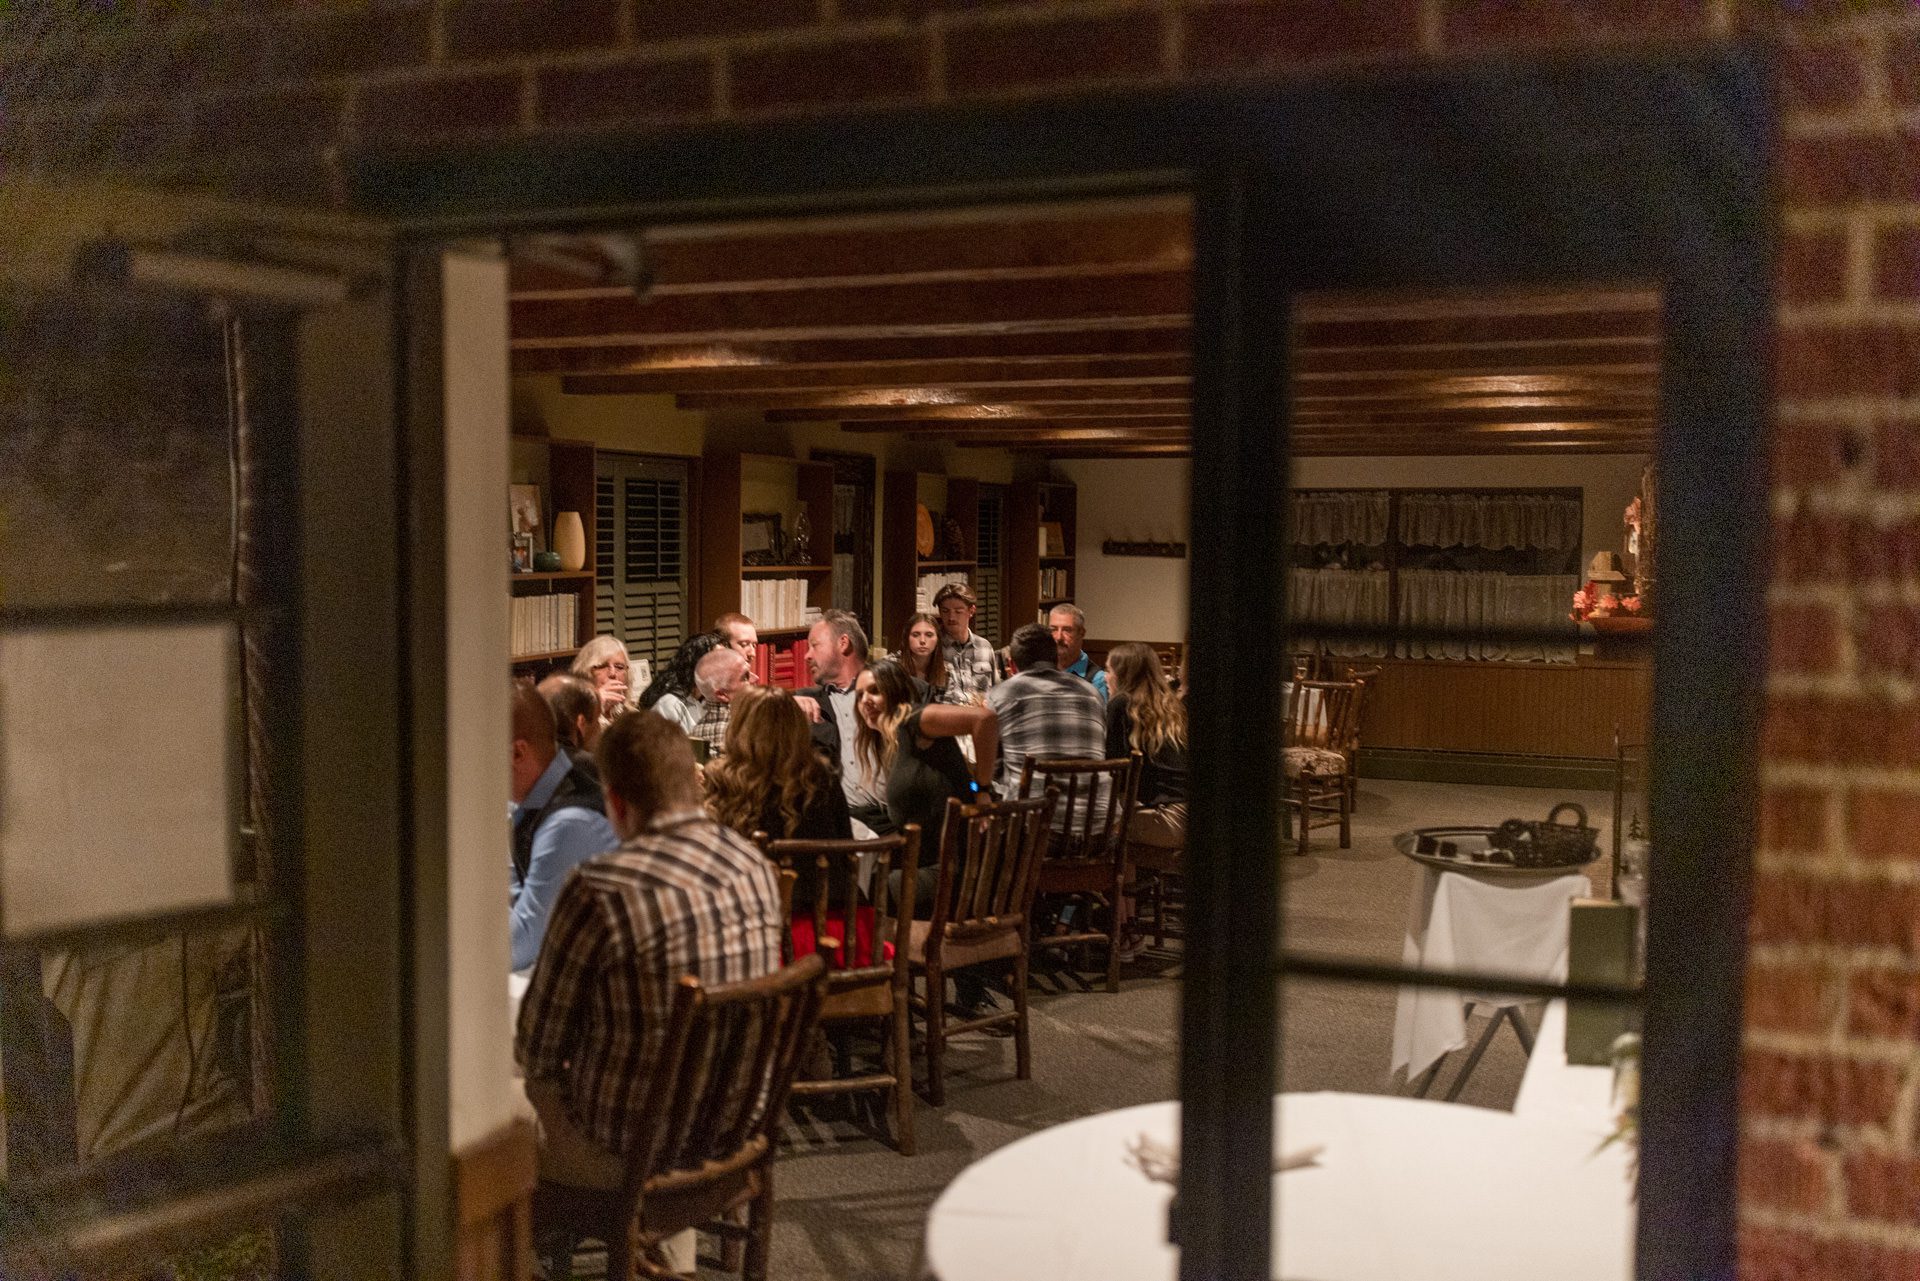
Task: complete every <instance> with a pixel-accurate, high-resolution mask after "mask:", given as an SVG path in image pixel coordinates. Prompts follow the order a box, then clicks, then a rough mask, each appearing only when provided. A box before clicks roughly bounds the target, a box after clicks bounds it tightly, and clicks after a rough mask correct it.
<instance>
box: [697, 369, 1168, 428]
mask: <svg viewBox="0 0 1920 1281" xmlns="http://www.w3.org/2000/svg"><path fill="white" fill-rule="evenodd" d="M674 399H675V403H677V404H678V405H679V406H680V408H682V409H767V410H788V409H818V410H843V409H887V410H905V411H908V412H907V414H906V416H907V417H912V412H911V411H913V410H916V409H918V408H921V407H923V406H929V405H1030V404H1054V403H1062V402H1086V401H1108V402H1117V403H1122V404H1125V403H1128V402H1132V401H1142V402H1156V401H1174V402H1178V403H1181V404H1185V403H1186V401H1187V376H1186V375H1185V374H1175V375H1171V376H1168V375H1158V376H1154V377H1148V378H1127V379H1121V380H1119V381H1115V382H1098V383H1096V382H1079V383H1076V382H1068V383H1063V384H1060V385H1057V386H1051V387H1035V386H1030V385H1021V386H1009V385H1006V384H981V385H977V386H971V387H953V388H948V387H944V386H942V387H912V386H900V385H897V384H896V385H892V386H887V387H870V388H865V389H848V390H839V391H741V392H732V391H700V392H692V393H689V394H688V395H685V396H677V397H675V398H674Z"/></svg>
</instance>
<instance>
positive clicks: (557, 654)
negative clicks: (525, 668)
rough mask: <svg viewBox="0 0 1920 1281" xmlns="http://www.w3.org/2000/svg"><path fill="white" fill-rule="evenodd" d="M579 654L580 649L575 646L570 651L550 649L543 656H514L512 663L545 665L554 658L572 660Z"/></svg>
mask: <svg viewBox="0 0 1920 1281" xmlns="http://www.w3.org/2000/svg"><path fill="white" fill-rule="evenodd" d="M579 652H580V647H579V646H578V645H575V646H574V647H573V648H572V649H550V650H548V651H547V652H546V653H544V654H515V655H514V656H513V661H514V662H515V663H545V662H549V661H551V660H552V659H556V658H572V657H573V656H574V655H575V654H578V653H579Z"/></svg>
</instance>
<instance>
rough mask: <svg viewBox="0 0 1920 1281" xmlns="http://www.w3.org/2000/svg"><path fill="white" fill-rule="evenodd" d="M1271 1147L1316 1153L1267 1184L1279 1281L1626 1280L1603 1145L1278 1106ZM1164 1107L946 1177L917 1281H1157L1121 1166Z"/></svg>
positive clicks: (1612, 1150) (1171, 1255)
mask: <svg viewBox="0 0 1920 1281" xmlns="http://www.w3.org/2000/svg"><path fill="white" fill-rule="evenodd" d="M1278 1103H1279V1127H1278V1129H1279V1137H1278V1139H1277V1140H1276V1150H1278V1149H1280V1148H1284V1149H1286V1150H1288V1151H1298V1150H1299V1149H1301V1148H1305V1147H1309V1146H1313V1145H1324V1147H1325V1150H1324V1151H1323V1152H1322V1153H1321V1155H1320V1157H1319V1159H1318V1161H1317V1163H1316V1164H1314V1165H1311V1166H1308V1167H1306V1168H1303V1169H1297V1170H1289V1171H1287V1172H1285V1173H1283V1174H1277V1175H1275V1176H1274V1181H1273V1197H1274V1201H1273V1206H1274V1210H1273V1213H1274V1233H1275V1241H1276V1254H1277V1256H1278V1259H1279V1263H1278V1266H1277V1267H1276V1268H1275V1270H1274V1275H1275V1276H1276V1277H1279V1278H1282V1279H1283V1281H1540V1279H1541V1278H1548V1277H1550V1278H1553V1281H1626V1278H1627V1277H1629V1276H1630V1275H1631V1274H1632V1257H1633V1256H1632V1234H1633V1208H1632V1201H1631V1196H1632V1185H1631V1184H1630V1183H1629V1182H1628V1179H1627V1156H1626V1153H1625V1152H1624V1151H1622V1150H1621V1149H1620V1148H1619V1147H1618V1145H1615V1146H1612V1147H1608V1148H1606V1149H1603V1150H1596V1146H1597V1145H1596V1144H1595V1141H1594V1139H1593V1137H1592V1135H1591V1134H1590V1133H1588V1132H1587V1131H1585V1130H1583V1129H1580V1128H1577V1127H1572V1126H1566V1125H1561V1124H1558V1123H1555V1122H1551V1121H1538V1120H1529V1119H1526V1118H1522V1117H1516V1116H1514V1115H1512V1114H1511V1113H1506V1112H1493V1111H1488V1110H1486V1109H1484V1108H1473V1107H1463V1106H1460V1105H1457V1104H1448V1103H1436V1102H1431V1101H1428V1100H1422V1099H1405V1098H1395V1097H1389V1096H1379V1095H1362V1094H1283V1095H1281V1096H1280V1097H1279V1099H1278ZM1178 1117H1179V1108H1178V1105H1177V1104H1174V1103H1150V1104H1146V1105H1144V1106H1141V1107H1134V1108H1125V1109H1122V1110H1120V1111H1117V1112H1105V1113H1101V1114H1100V1115H1097V1116H1090V1117H1083V1118H1081V1119H1080V1120H1077V1121H1071V1122H1068V1123H1067V1124H1065V1125H1059V1126H1055V1127H1053V1128H1052V1129H1048V1130H1042V1131H1040V1132H1039V1133H1037V1134H1030V1135H1028V1136H1027V1137H1026V1138H1024V1139H1021V1140H1019V1141H1017V1142H1015V1143H1011V1144H1009V1145H1007V1146H1006V1147H1004V1148H1001V1149H1000V1150H998V1151H997V1152H994V1153H991V1154H990V1155H988V1156H986V1157H983V1158H982V1159H980V1160H979V1161H976V1162H975V1163H974V1164H973V1165H971V1166H969V1167H967V1169H966V1170H965V1171H964V1172H962V1173H961V1175H960V1177H959V1178H957V1179H955V1180H954V1181H953V1183H951V1184H950V1185H949V1186H948V1187H947V1190H946V1191H945V1192H943V1193H942V1194H941V1196H940V1199H939V1200H938V1201H936V1202H935V1203H934V1206H933V1209H932V1211H931V1213H930V1214H929V1216H928V1219H927V1235H926V1240H925V1243H924V1246H923V1248H922V1263H921V1268H920V1272H919V1275H920V1277H921V1278H923V1279H932V1281H1007V1278H1009V1277H1046V1278H1047V1279H1048V1281H1171V1278H1173V1277H1174V1276H1175V1275H1176V1273H1177V1270H1178V1259H1179V1256H1178V1252H1177V1250H1176V1249H1175V1248H1174V1247H1173V1246H1170V1245H1169V1244H1167V1240H1166V1228H1167V1203H1168V1201H1169V1200H1170V1199H1171V1197H1172V1189H1171V1188H1170V1187H1169V1186H1168V1185H1167V1184H1164V1183H1156V1182H1152V1181H1150V1180H1149V1179H1148V1178H1147V1177H1146V1176H1145V1175H1143V1174H1142V1173H1141V1172H1140V1171H1139V1170H1137V1169H1135V1168H1133V1166H1132V1165H1130V1164H1129V1163H1128V1161H1127V1159H1126V1156H1127V1149H1128V1145H1129V1143H1130V1142H1131V1141H1132V1140H1133V1139H1134V1138H1135V1137H1136V1136H1139V1135H1143V1134H1144V1135H1146V1136H1147V1137H1148V1138H1150V1139H1152V1140H1154V1141H1156V1142H1159V1143H1163V1144H1169V1145H1171V1144H1174V1143H1176V1142H1177V1137H1178V1135H1177V1131H1178V1128H1179V1123H1178Z"/></svg>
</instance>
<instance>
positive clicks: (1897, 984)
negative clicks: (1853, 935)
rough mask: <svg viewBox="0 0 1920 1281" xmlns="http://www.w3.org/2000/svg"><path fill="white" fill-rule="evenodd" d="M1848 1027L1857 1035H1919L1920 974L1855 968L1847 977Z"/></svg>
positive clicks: (1898, 1037)
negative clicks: (1851, 974)
mask: <svg viewBox="0 0 1920 1281" xmlns="http://www.w3.org/2000/svg"><path fill="white" fill-rule="evenodd" d="M1847 1030H1848V1031H1849V1032H1852V1033H1853V1034H1854V1035H1856V1036H1879V1037H1891V1038H1895V1039H1899V1040H1913V1039H1915V1038H1920V974H1915V973H1911V972H1905V971H1900V970H1881V969H1874V970H1857V971H1855V972H1854V974H1853V977H1852V978H1851V979H1849V980H1848V981H1847Z"/></svg>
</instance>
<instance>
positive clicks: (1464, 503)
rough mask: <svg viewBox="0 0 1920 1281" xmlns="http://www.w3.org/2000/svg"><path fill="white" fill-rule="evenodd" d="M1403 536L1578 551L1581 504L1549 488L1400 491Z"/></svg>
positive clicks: (1411, 540) (1405, 539)
mask: <svg viewBox="0 0 1920 1281" xmlns="http://www.w3.org/2000/svg"><path fill="white" fill-rule="evenodd" d="M1382 511H1383V519H1384V507H1383V508H1382ZM1400 541H1401V542H1402V543H1405V544H1411V545H1416V546H1424V547H1484V548H1490V549H1492V550H1494V551H1503V550H1523V551H1549V552H1557V551H1578V550H1580V544H1581V527H1580V504H1579V502H1578V501H1576V500H1574V499H1571V498H1557V497H1553V496H1551V495H1546V494H1402V495H1401V496H1400ZM1575 585H1576V586H1578V584H1575Z"/></svg>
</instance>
